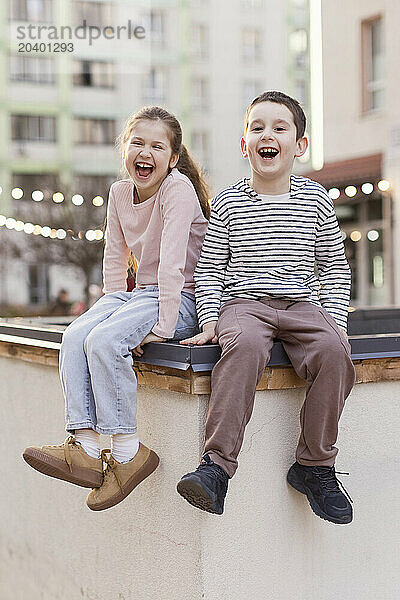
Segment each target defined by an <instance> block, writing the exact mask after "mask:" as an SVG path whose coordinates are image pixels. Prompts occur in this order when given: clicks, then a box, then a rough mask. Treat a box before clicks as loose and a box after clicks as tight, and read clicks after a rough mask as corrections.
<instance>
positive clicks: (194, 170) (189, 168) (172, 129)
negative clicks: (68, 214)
mask: <svg viewBox="0 0 400 600" xmlns="http://www.w3.org/2000/svg"><path fill="white" fill-rule="evenodd" d="M142 119H148V120H150V121H162V122H163V123H164V125H165V126H166V127H167V131H168V136H169V140H170V144H171V150H172V154H178V155H179V160H178V162H177V164H176V168H177V169H178V170H179V171H180V172H181V173H183V174H184V175H186V177H188V178H189V179H190V181H191V182H192V184H193V187H194V189H195V190H196V194H197V196H198V199H199V202H200V206H201V210H202V211H203V215H204V216H205V217H206V219H209V218H210V210H211V209H210V204H209V198H210V193H209V188H208V185H207V182H206V180H205V178H204V175H203V173H202V171H201V169H200V167H199V166H198V165H197V164H196V163H195V161H194V160H193V158H192V157H191V156H190V154H189V152H188V150H187V148H186V146H184V144H182V128H181V126H180V123H179V121H178V119H177V118H176V117H175V116H174V115H172V114H171V113H169V112H168V111H167V110H165V109H164V108H161V107H160V106H144V107H143V108H141V109H140V110H139V111H138V112H136V113H134V114H133V115H131V116H130V117H129V118H128V120H127V121H126V123H125V126H124V128H123V130H122V132H121V134H120V135H119V136H118V138H117V142H116V143H117V147H118V148H119V151H120V153H121V156H122V160H123V162H124V161H125V152H126V145H127V142H128V140H129V139H130V137H131V133H132V129H133V127H134V125H135V124H136V123H137V121H139V120H142ZM123 171H125V169H124V168H123Z"/></svg>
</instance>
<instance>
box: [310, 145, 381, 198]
mask: <svg viewBox="0 0 400 600" xmlns="http://www.w3.org/2000/svg"><path fill="white" fill-rule="evenodd" d="M382 158H383V155H382V154H381V153H380V154H370V155H368V156H360V157H359V158H350V159H347V160H339V161H335V162H327V163H325V164H324V166H323V167H322V169H320V170H319V171H308V172H307V173H303V175H304V176H305V177H309V178H310V179H313V180H314V181H318V182H319V183H321V184H322V185H323V186H324V187H326V188H328V189H329V188H331V187H337V188H341V187H345V186H347V185H352V184H355V185H357V184H360V183H365V182H371V183H372V182H373V181H376V180H378V179H381V177H382Z"/></svg>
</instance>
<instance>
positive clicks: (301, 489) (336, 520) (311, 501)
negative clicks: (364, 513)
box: [286, 472, 353, 525]
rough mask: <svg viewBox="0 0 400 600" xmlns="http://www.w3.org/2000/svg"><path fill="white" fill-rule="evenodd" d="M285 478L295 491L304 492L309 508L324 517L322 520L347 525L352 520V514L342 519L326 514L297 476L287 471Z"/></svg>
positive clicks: (318, 515)
mask: <svg viewBox="0 0 400 600" xmlns="http://www.w3.org/2000/svg"><path fill="white" fill-rule="evenodd" d="M286 479H287V482H288V484H289V485H291V486H292V488H294V489H295V490H296V491H298V492H300V493H301V494H304V495H305V496H307V500H308V503H309V505H310V507H311V510H312V511H313V513H314V514H316V515H317V517H320V519H324V521H330V522H331V523H335V524H336V525H347V524H348V523H351V521H352V520H353V517H352V515H349V516H346V517H343V518H342V519H339V518H335V517H331V516H329V515H327V514H326V513H324V511H322V510H321V508H320V507H319V506H318V504H317V502H316V501H315V499H314V496H313V495H312V493H311V492H310V491H309V490H308V489H307V488H306V487H304V484H303V483H302V482H301V481H299V480H298V479H297V477H295V476H294V475H293V474H291V473H290V472H289V473H288V474H287V477H286Z"/></svg>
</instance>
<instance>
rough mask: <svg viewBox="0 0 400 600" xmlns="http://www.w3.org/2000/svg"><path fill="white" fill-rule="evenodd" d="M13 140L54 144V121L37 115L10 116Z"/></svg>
mask: <svg viewBox="0 0 400 600" xmlns="http://www.w3.org/2000/svg"><path fill="white" fill-rule="evenodd" d="M11 136H12V139H13V140H25V141H31V142H55V141H56V119H55V117H45V116H39V115H11Z"/></svg>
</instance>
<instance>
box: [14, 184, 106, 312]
mask: <svg viewBox="0 0 400 600" xmlns="http://www.w3.org/2000/svg"><path fill="white" fill-rule="evenodd" d="M101 191H103V190H100V192H101ZM62 193H63V195H64V200H63V201H62V202H60V203H56V202H54V200H53V198H52V195H51V196H50V197H47V198H46V197H45V198H44V199H43V200H42V201H40V202H35V201H33V200H24V201H21V200H19V201H15V202H14V204H13V208H14V210H13V217H14V218H15V219H17V220H21V221H23V222H24V223H27V222H29V223H32V224H33V225H40V226H41V227H43V226H47V227H49V228H51V230H52V231H53V233H52V234H51V235H54V233H55V231H57V230H64V231H66V237H65V238H64V239H58V238H54V239H53V238H52V237H44V236H43V235H41V234H40V233H39V229H37V230H35V231H34V232H33V233H31V234H30V235H27V234H24V233H19V234H18V235H17V234H16V233H15V232H10V233H13V234H14V235H12V236H7V237H8V241H7V243H8V244H10V243H11V248H10V252H13V253H14V254H15V255H18V254H19V255H20V256H21V257H22V258H23V257H24V256H26V257H27V258H28V259H29V261H31V262H35V263H43V264H48V265H61V266H66V267H72V268H73V269H74V270H75V271H76V272H78V273H80V274H81V275H82V277H83V281H84V300H85V302H86V306H88V305H89V286H90V284H91V283H93V280H92V277H93V274H94V272H95V269H98V270H101V262H102V257H103V247H104V240H103V239H100V240H93V241H89V240H88V239H87V238H86V237H85V234H86V232H87V231H88V230H102V231H103V233H104V230H105V214H106V201H104V203H103V205H101V206H94V204H93V202H92V200H93V198H94V197H96V196H99V190H98V189H96V191H90V190H89V189H84V186H83V184H81V186H80V195H81V196H82V197H83V198H84V201H83V202H82V204H81V205H78V206H77V205H75V204H73V203H72V201H71V197H72V196H73V191H72V190H68V189H65V187H64V189H63V192H62ZM103 193H104V192H103ZM102 198H106V195H102ZM78 201H79V199H78ZM35 233H36V234H35Z"/></svg>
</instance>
